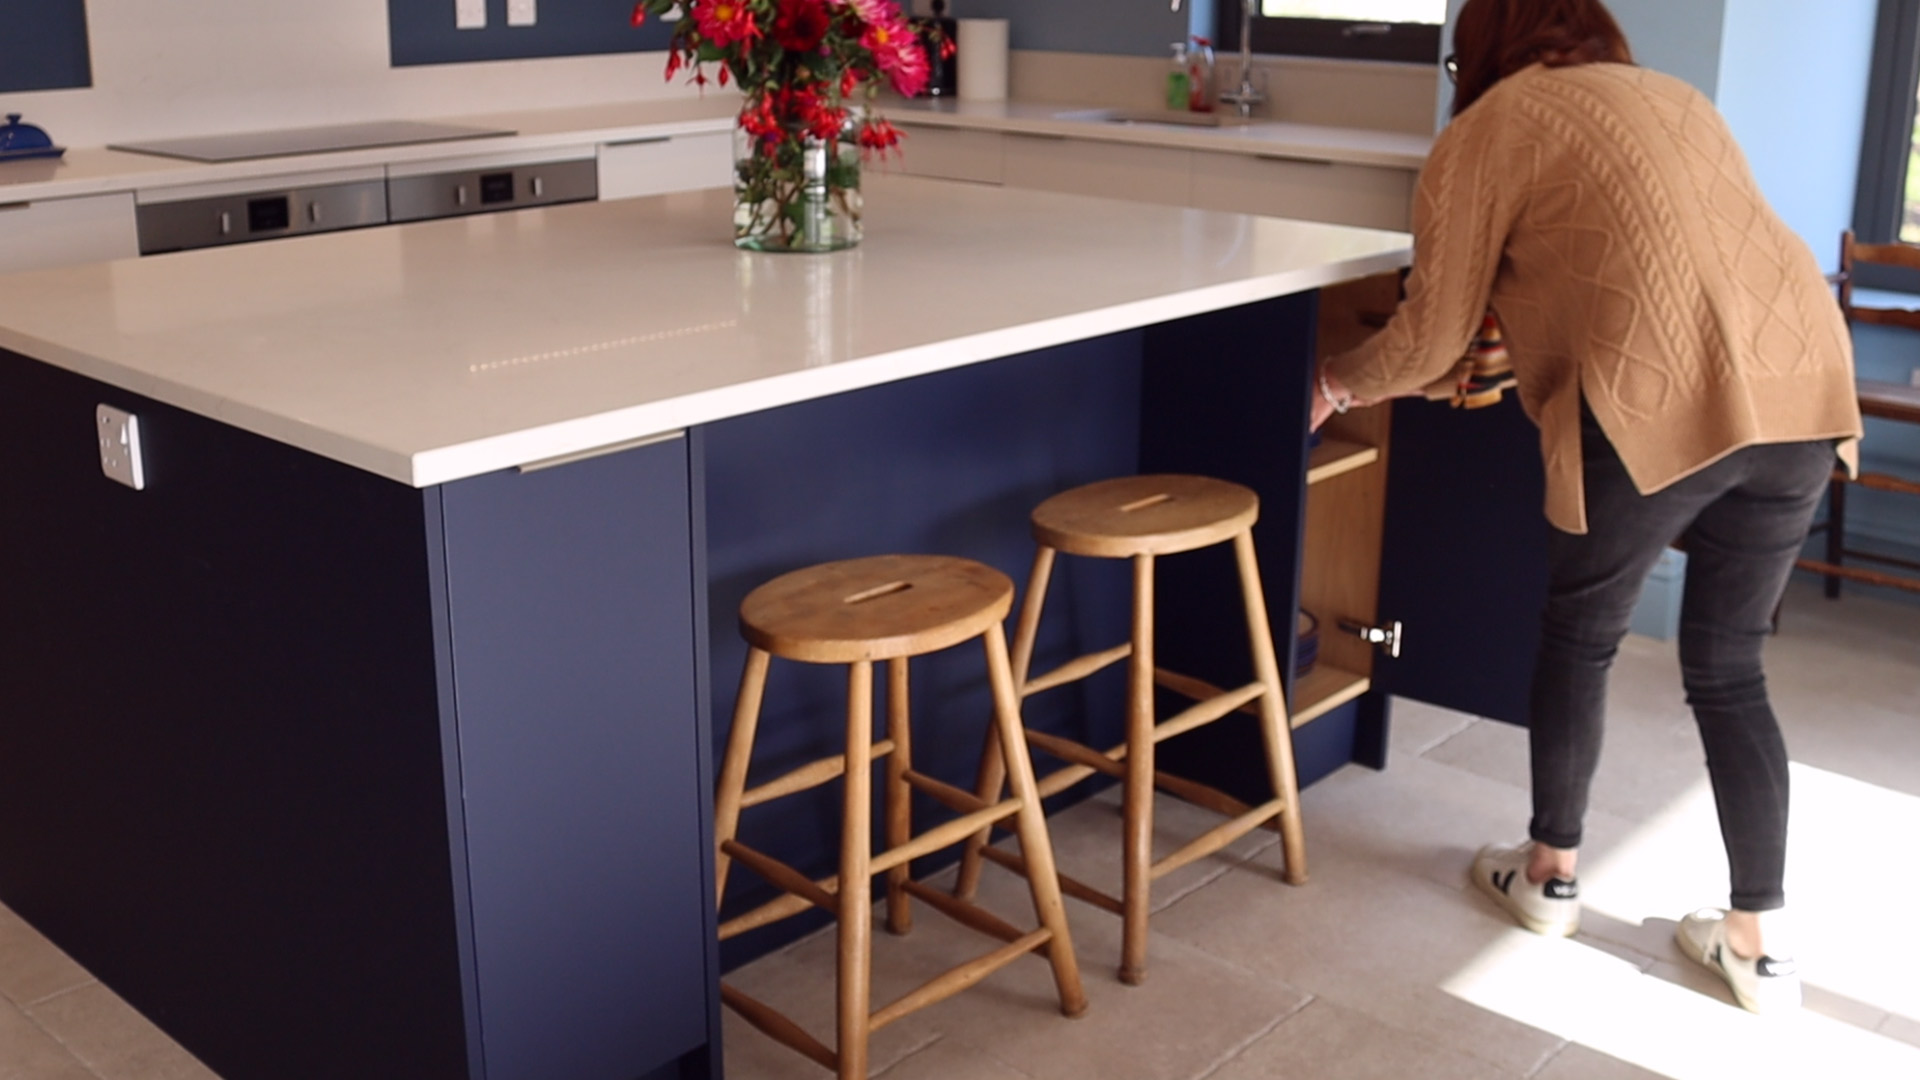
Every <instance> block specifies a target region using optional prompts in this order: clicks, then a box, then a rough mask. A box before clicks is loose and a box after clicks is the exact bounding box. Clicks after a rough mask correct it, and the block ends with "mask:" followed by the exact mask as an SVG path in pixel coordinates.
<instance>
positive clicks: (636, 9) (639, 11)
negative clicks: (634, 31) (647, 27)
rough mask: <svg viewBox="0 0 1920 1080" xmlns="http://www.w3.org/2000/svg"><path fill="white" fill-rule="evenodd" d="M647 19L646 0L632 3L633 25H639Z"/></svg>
mask: <svg viewBox="0 0 1920 1080" xmlns="http://www.w3.org/2000/svg"><path fill="white" fill-rule="evenodd" d="M646 21H647V0H640V2H639V3H637V4H635V5H633V25H635V26H641V25H643V24H645V23H646Z"/></svg>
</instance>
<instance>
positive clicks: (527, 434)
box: [229, 249, 1410, 488]
mask: <svg viewBox="0 0 1920 1080" xmlns="http://www.w3.org/2000/svg"><path fill="white" fill-rule="evenodd" d="M1409 255H1410V249H1409V250H1408V251H1401V252H1386V253H1383V254H1379V255H1372V256H1362V257H1356V258H1351V259H1344V260H1340V261H1337V262H1332V263H1327V264H1324V265H1321V266H1316V267H1311V268H1306V269H1299V270H1292V271H1288V272H1286V273H1282V274H1273V275H1268V276H1265V277H1259V278H1251V279H1248V280H1244V281H1236V282H1230V283H1227V284H1222V285H1215V286H1209V287H1207V288H1202V289H1194V290H1191V291H1188V292H1182V293H1175V294H1172V295H1168V296H1159V297H1153V298H1151V299H1147V300H1140V301H1136V302H1133V303H1128V304H1122V305H1119V306H1116V307H1110V308H1103V309H1100V310H1097V311H1087V312H1080V313H1077V314H1074V315H1067V316H1062V317H1060V318H1055V319H1048V320H1044V321H1042V322H1037V323H1028V324H1025V325H1021V326H1012V327H1006V328H1003V329H999V330H993V331H989V332H987V333H983V334H974V335H970V336H967V337H961V338H954V339H952V340H948V341H941V342H935V343H932V344H928V345H921V346H915V347H912V348H908V349H902V350H898V351H895V352H891V353H883V354H879V355H876V356H870V357H866V358H863V359H861V360H858V361H854V362H851V363H841V364H833V365H830V366H827V367H820V368H811V369H807V370H803V371H796V372H792V373H790V374H786V375H779V376H775V377H773V378H767V379H760V380H756V381H754V382H751V383H743V384H740V385H736V386H728V387H721V388H718V389H714V390H707V391H702V392H699V393H695V394H688V395H685V396H683V397H678V398H673V399H671V400H667V401H660V402H650V403H648V404H645V405H636V406H633V407H631V408H626V409H617V410H614V411H612V412H606V413H600V414H598V415H595V416H589V417H581V418H579V419H576V420H568V421H563V422H560V423H555V424H546V425H542V426H540V427H535V428H529V429H527V430H525V431H518V432H513V433H511V434H506V435H499V436H495V437H492V438H487V439H478V440H475V441H472V442H468V443H462V444H459V445H456V446H448V447H442V448H440V449H436V450H428V451H422V452H420V453H416V454H414V455H413V456H412V459H411V462H410V467H408V468H406V469H405V470H404V471H394V470H391V469H389V468H385V467H379V466H375V465H372V464H362V465H361V467H362V468H367V469H369V471H372V472H376V473H379V474H380V475H382V476H386V477H387V478H389V479H392V480H398V481H400V482H402V483H407V484H410V485H412V486H413V487H416V488H425V487H432V486H434V485H437V484H444V483H450V482H452V481H456V480H464V479H467V478H469V477H473V476H479V475H482V474H485V473H489V472H495V471H498V470H501V469H510V468H515V467H518V466H521V465H526V464H531V463H534V462H540V461H546V460H549V459H552V458H558V457H563V456H567V455H571V454H579V453H587V452H591V451H593V450H595V449H597V448H602V447H613V446H619V445H621V444H623V443H629V442H632V441H633V440H636V439H644V438H647V437H649V436H654V435H662V434H667V433H670V432H674V431H678V430H681V429H684V428H688V427H693V426H696V425H699V424H705V423H712V422H714V421H717V420H725V419H728V418H730V417H735V416H742V415H745V414H747V413H752V412H759V411H761V410H765V409H773V408H778V407H780V406H783V405H791V404H794V403H797V402H801V401H811V400H815V399H818V398H823V397H829V396H831V395H833V394H839V393H844V392H847V391H850V390H860V389H865V388H867V387H871V386H878V385H881V384H883V383H889V382H896V381H901V380H905V379H911V378H914V377H916V376H920V375H928V374H932V373H934V372H939V371H947V370H951V369H953V368H959V367H966V366H968V365H971V364H976V363H982V362H985V361H989V360H998V359H1001V358H1003V357H1008V356H1015V355H1018V354H1021V353H1026V352H1033V351H1035V350H1038V349H1046V348H1052V347H1054V346H1058V345H1065V344H1069V343H1071V342H1075V341H1085V340H1089V339H1091V338H1096V337H1104V336H1107V335H1109V334H1116V333H1121V332H1124V331H1128V330H1136V329H1139V328H1141V327H1145V326H1152V325H1154V324H1156V323H1162V322H1170V321H1173V320H1176V319H1182V318H1187V317H1189V316H1193V315H1201V314H1205V313H1207V312H1210V311H1220V310H1223V309H1226V308H1231V307H1238V306H1240V305H1242V304H1250V303H1256V302H1259V301H1262V300H1272V299H1276V298H1278V297H1282V296H1290V295H1293V294H1295V293H1299V292H1304V291H1306V290H1308V289H1317V288H1320V287H1322V286H1325V285H1331V284H1335V283H1337V282H1341V281H1349V280H1352V279H1354V278H1359V277H1365V276H1368V275H1370V274H1377V273H1385V272H1388V271H1392V270H1396V269H1399V268H1401V267H1404V266H1406V265H1407V260H1408V257H1409ZM229 422H233V423H238V422H239V421H238V420H237V419H233V420H229ZM242 426H244V425H242ZM309 448H310V449H315V450H316V452H324V451H319V449H318V448H317V447H309ZM356 449H358V450H361V451H362V452H363V453H364V452H365V451H366V450H367V449H368V448H364V447H356ZM327 456H329V457H335V458H337V459H339V460H347V459H346V457H345V456H344V455H340V454H334V453H327ZM380 456H381V457H382V459H383V460H393V458H392V456H389V455H385V454H382V455H380ZM352 463H353V464H360V462H357V461H356V462H352Z"/></svg>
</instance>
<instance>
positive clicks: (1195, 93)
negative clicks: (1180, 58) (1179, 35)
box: [1187, 37, 1214, 113]
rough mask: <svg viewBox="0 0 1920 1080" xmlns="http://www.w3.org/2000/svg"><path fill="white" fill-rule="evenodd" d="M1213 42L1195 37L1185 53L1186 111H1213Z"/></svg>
mask: <svg viewBox="0 0 1920 1080" xmlns="http://www.w3.org/2000/svg"><path fill="white" fill-rule="evenodd" d="M1213 73H1214V65H1213V42H1212V40H1211V39H1208V38H1203V37H1195V38H1194V39H1193V48H1191V49H1189V50H1188V51H1187V109H1188V110H1189V111H1191V112H1201V113H1205V112H1212V111H1213V94H1214V89H1213V80H1214V74H1213Z"/></svg>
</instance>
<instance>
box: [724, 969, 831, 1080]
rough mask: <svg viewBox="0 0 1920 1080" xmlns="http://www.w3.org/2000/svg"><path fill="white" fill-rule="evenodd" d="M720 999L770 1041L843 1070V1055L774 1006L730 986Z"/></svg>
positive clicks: (725, 988)
mask: <svg viewBox="0 0 1920 1080" xmlns="http://www.w3.org/2000/svg"><path fill="white" fill-rule="evenodd" d="M720 1000H721V1001H722V1002H724V1003H725V1004H726V1006H727V1007H728V1008H730V1009H732V1010H733V1011H734V1012H737V1013H739V1014H740V1017H741V1019H743V1020H745V1021H746V1022H747V1023H749V1024H752V1025H753V1026H754V1027H756V1028H759V1029H760V1030H761V1031H762V1032H763V1033H765V1034H766V1035H767V1037H768V1038H770V1039H773V1040H774V1041H775V1042H778V1043H783V1044H785V1045H787V1046H790V1047H792V1048H793V1049H795V1050H798V1051H800V1052H801V1053H802V1054H805V1055H806V1056H808V1057H810V1058H812V1059H813V1060H814V1061H817V1062H819V1063H820V1064H821V1065H823V1066H825V1067H826V1068H828V1069H831V1070H833V1071H834V1072H839V1071H840V1055H839V1054H836V1053H834V1052H833V1051H832V1050H829V1049H827V1048H826V1046H825V1045H824V1044H822V1043H821V1042H820V1040H818V1039H816V1038H814V1037H813V1036H811V1035H809V1034H807V1033H806V1031H805V1030H804V1029H802V1028H801V1027H800V1025H799V1024H796V1023H794V1022H793V1021H791V1020H789V1019H787V1018H786V1017H785V1016H783V1015H781V1013H780V1012H779V1011H778V1010H777V1009H775V1008H774V1007H773V1006H771V1005H768V1004H766V1003H765V1002H761V1001H756V1000H754V999H753V998H750V997H748V996H747V995H745V994H743V993H741V992H740V991H738V990H735V989H734V988H733V987H731V986H728V985H727V984H726V983H721V984H720Z"/></svg>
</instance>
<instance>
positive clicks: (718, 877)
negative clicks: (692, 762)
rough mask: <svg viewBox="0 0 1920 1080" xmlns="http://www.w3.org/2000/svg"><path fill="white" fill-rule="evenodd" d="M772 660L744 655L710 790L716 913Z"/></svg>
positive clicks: (755, 653)
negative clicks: (737, 692)
mask: <svg viewBox="0 0 1920 1080" xmlns="http://www.w3.org/2000/svg"><path fill="white" fill-rule="evenodd" d="M772 660H773V657H772V656H771V655H769V654H768V653H767V652H766V651H765V650H762V649H749V650H748V651H747V666H746V670H745V671H743V672H741V675H740V696H739V697H738V698H736V699H734V703H733V728H732V729H731V730H729V731H728V732H727V756H726V758H725V760H723V761H722V762H721V765H720V783H719V784H718V785H717V786H716V788H715V790H714V808H713V843H714V853H713V854H714V858H713V863H714V874H715V878H714V885H713V903H714V906H715V908H716V909H718V907H719V905H720V901H722V900H723V899H725V898H726V895H727V871H728V869H730V868H731V867H732V864H733V860H732V859H730V858H728V857H727V854H726V852H724V851H722V850H720V847H721V845H723V844H725V843H726V842H727V841H729V840H731V839H733V838H734V835H735V833H737V832H738V831H739V828H740V797H741V795H742V794H744V793H745V792H746V790H747V764H748V762H750V761H751V760H752V758H753V736H754V731H755V730H756V729H757V728H758V727H759V726H760V700H761V698H762V697H763V696H764V695H765V692H766V689H767V666H768V665H769V664H770V663H771V662H772Z"/></svg>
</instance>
